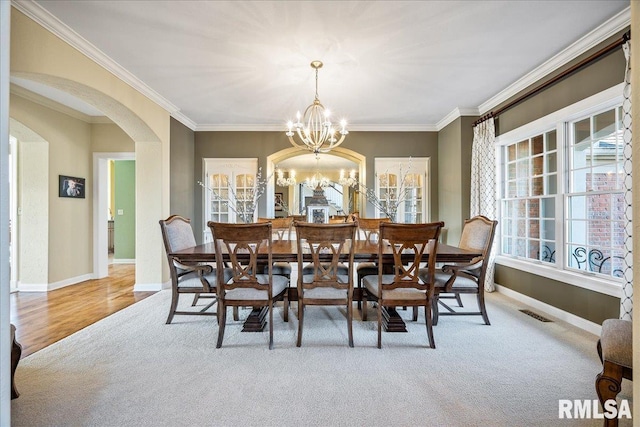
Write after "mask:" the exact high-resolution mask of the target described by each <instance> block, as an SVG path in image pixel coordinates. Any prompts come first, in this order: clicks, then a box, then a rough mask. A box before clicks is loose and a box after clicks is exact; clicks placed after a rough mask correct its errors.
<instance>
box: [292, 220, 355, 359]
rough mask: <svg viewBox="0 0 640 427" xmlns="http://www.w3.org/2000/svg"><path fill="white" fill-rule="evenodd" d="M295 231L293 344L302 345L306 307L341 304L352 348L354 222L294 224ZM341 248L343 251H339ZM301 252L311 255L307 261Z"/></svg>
mask: <svg viewBox="0 0 640 427" xmlns="http://www.w3.org/2000/svg"><path fill="white" fill-rule="evenodd" d="M296 230H297V231H296V239H297V243H298V284H297V287H298V342H297V346H298V347H300V346H301V344H302V329H303V323H304V310H305V307H306V306H308V305H324V306H326V305H343V306H346V309H347V332H348V337H349V347H353V327H352V323H353V274H352V272H353V258H354V249H355V245H354V244H353V243H354V241H355V232H356V225H355V224H354V223H344V222H343V223H336V224H311V223H298V224H297V225H296ZM345 245H346V246H345ZM345 247H346V249H347V250H343V249H345ZM305 254H307V256H308V254H310V255H311V261H310V262H309V261H305V259H304V256H305ZM345 262H346V264H345ZM305 264H306V265H305ZM345 267H346V271H345V270H344V268H345Z"/></svg>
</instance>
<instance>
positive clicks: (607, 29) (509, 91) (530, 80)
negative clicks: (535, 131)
mask: <svg viewBox="0 0 640 427" xmlns="http://www.w3.org/2000/svg"><path fill="white" fill-rule="evenodd" d="M630 24H631V6H628V7H627V8H626V9H624V10H622V11H620V12H619V13H618V14H616V15H614V16H613V17H612V18H610V19H609V20H607V21H605V22H604V23H603V24H602V25H600V26H598V27H596V28H595V29H594V30H593V31H591V32H590V33H588V34H586V35H585V36H584V37H582V38H580V39H578V40H577V41H576V42H575V43H573V44H571V45H569V47H567V48H566V49H564V50H563V51H561V52H560V53H558V54H557V55H555V56H553V57H552V58H551V59H549V60H548V61H546V62H545V63H543V64H542V65H540V66H539V67H537V68H535V69H534V70H533V71H531V72H529V73H528V74H526V75H525V76H524V77H522V78H521V79H519V80H517V81H516V82H514V83H513V84H511V85H510V86H508V87H507V88H506V89H504V90H503V91H502V92H500V93H498V94H496V95H494V96H493V97H491V98H489V99H488V100H487V101H485V102H483V103H482V104H480V106H479V107H478V110H479V112H480V115H484V114H486V113H488V112H489V111H491V109H492V108H495V107H496V106H498V105H500V104H502V103H503V102H505V101H507V100H508V99H509V98H512V97H513V96H515V95H516V94H518V93H520V92H522V91H523V90H525V89H526V88H528V87H529V86H531V85H532V84H534V83H536V82H538V81H540V80H541V79H543V78H544V77H546V76H547V75H549V74H550V73H552V72H553V71H555V70H557V69H558V68H560V67H562V66H563V65H565V64H567V63H568V62H569V61H571V60H573V59H575V58H577V57H578V56H580V55H582V54H583V53H585V52H586V51H588V50H589V49H591V48H593V47H595V46H597V45H598V44H600V43H602V42H603V41H605V40H606V39H608V38H609V37H611V36H613V35H615V34H616V33H617V32H619V31H622V30H623V29H625V28H626V27H628V26H629V25H630Z"/></svg>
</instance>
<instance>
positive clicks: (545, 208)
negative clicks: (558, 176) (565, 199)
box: [540, 198, 556, 218]
mask: <svg viewBox="0 0 640 427" xmlns="http://www.w3.org/2000/svg"><path fill="white" fill-rule="evenodd" d="M555 213H556V201H555V199H552V198H545V199H541V200H540V216H541V217H542V218H555Z"/></svg>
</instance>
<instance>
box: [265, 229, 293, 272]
mask: <svg viewBox="0 0 640 427" xmlns="http://www.w3.org/2000/svg"><path fill="white" fill-rule="evenodd" d="M265 222H270V223H271V231H272V233H273V236H274V237H275V239H274V240H276V241H278V240H283V241H284V240H289V239H290V238H291V228H292V227H293V218H291V217H283V218H258V223H265ZM263 272H264V273H266V272H267V271H266V265H265V266H264V271H263ZM273 274H277V275H281V276H285V277H287V278H289V279H290V278H291V263H289V262H286V261H275V262H274V263H273Z"/></svg>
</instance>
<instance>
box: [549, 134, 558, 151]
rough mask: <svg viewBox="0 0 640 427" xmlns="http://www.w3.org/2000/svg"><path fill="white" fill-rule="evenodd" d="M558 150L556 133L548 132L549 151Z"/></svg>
mask: <svg viewBox="0 0 640 427" xmlns="http://www.w3.org/2000/svg"><path fill="white" fill-rule="evenodd" d="M555 149H556V131H555V130H552V131H551V132H547V151H552V150H555Z"/></svg>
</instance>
